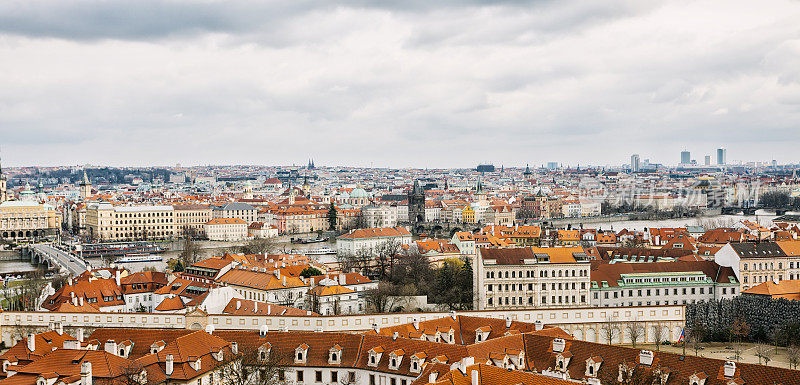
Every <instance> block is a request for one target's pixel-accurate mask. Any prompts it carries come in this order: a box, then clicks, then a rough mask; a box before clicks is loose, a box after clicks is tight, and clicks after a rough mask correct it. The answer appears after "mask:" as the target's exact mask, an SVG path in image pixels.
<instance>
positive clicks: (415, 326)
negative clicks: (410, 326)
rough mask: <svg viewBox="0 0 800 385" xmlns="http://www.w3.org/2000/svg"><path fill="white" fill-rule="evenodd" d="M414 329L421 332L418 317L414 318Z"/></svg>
mask: <svg viewBox="0 0 800 385" xmlns="http://www.w3.org/2000/svg"><path fill="white" fill-rule="evenodd" d="M413 322H414V329H416V330H419V320H418V319H417V317H414V321H413Z"/></svg>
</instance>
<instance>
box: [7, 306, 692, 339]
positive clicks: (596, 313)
mask: <svg viewBox="0 0 800 385" xmlns="http://www.w3.org/2000/svg"><path fill="white" fill-rule="evenodd" d="M684 311H685V308H684V306H682V305H672V306H634V307H602V308H601V307H583V308H563V309H561V308H551V309H526V310H497V311H464V312H458V314H460V315H466V316H473V317H488V318H500V319H505V318H506V317H510V318H511V319H512V320H514V321H522V322H535V321H542V322H543V323H544V324H546V325H558V326H560V327H562V328H563V329H565V330H566V331H568V332H570V333H573V334H574V335H575V337H576V338H580V339H587V340H590V341H597V340H599V339H600V337H599V334H598V330H599V329H598V326H599V324H603V323H606V322H609V321H614V322H618V323H623V322H626V321H639V322H643V323H644V324H646V325H648V326H647V327H648V328H649V327H651V326H654V325H658V327H663V328H668V329H669V332H670V333H669V337H668V338H670V339H673V340H674V339H677V335H675V333H676V332H677V333H678V335H679V334H680V328H681V327H683V324H684V315H685V313H684ZM448 316H450V313H447V312H434V313H386V314H359V315H338V316H235V315H228V314H208V315H207V314H205V313H202V312H194V313H189V314H186V315H183V314H163V313H162V314H150V313H57V312H3V313H0V333H1V334H0V336H1V337H2V341H5V342H6V344H10V343H12V342H13V339H14V338H19V335H20V334H21V330H22V329H25V328H29V327H34V328H36V327H38V328H42V327H47V326H48V325H49V324H50V323H51V322H61V323H62V325H63V326H64V327H67V328H70V327H83V328H101V327H124V328H188V329H202V328H205V327H206V326H207V325H213V326H214V328H215V329H256V330H257V329H260V328H261V327H262V326H264V325H266V326H267V328H268V329H269V330H290V331H296V330H299V331H314V330H319V329H322V330H324V331H331V332H359V331H365V330H369V329H372V328H373V325H377V326H378V327H381V328H383V327H389V326H395V325H400V324H405V323H410V322H412V321H413V320H414V319H415V318H416V319H417V320H419V321H426V320H431V319H436V318H442V317H448ZM25 333H27V331H26V332H25ZM15 335H16V337H15ZM621 338H624V337H621Z"/></svg>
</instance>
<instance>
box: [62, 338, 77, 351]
mask: <svg viewBox="0 0 800 385" xmlns="http://www.w3.org/2000/svg"><path fill="white" fill-rule="evenodd" d="M62 347H63V348H64V349H74V350H77V349H80V348H81V342H80V341H78V340H66V341H64V343H63V344H62Z"/></svg>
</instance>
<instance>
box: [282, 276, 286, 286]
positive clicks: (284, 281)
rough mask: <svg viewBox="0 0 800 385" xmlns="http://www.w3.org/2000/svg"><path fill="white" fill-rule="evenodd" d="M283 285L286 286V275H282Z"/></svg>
mask: <svg viewBox="0 0 800 385" xmlns="http://www.w3.org/2000/svg"><path fill="white" fill-rule="evenodd" d="M283 286H286V276H284V277H283Z"/></svg>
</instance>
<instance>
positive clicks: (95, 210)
mask: <svg viewBox="0 0 800 385" xmlns="http://www.w3.org/2000/svg"><path fill="white" fill-rule="evenodd" d="M86 228H87V232H88V235H89V237H90V238H91V239H96V240H100V241H127V240H147V239H171V238H173V237H175V234H176V232H177V230H178V229H177V227H176V225H175V210H174V209H173V207H172V206H152V205H148V206H114V205H112V204H110V203H90V204H89V205H87V206H86Z"/></svg>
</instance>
